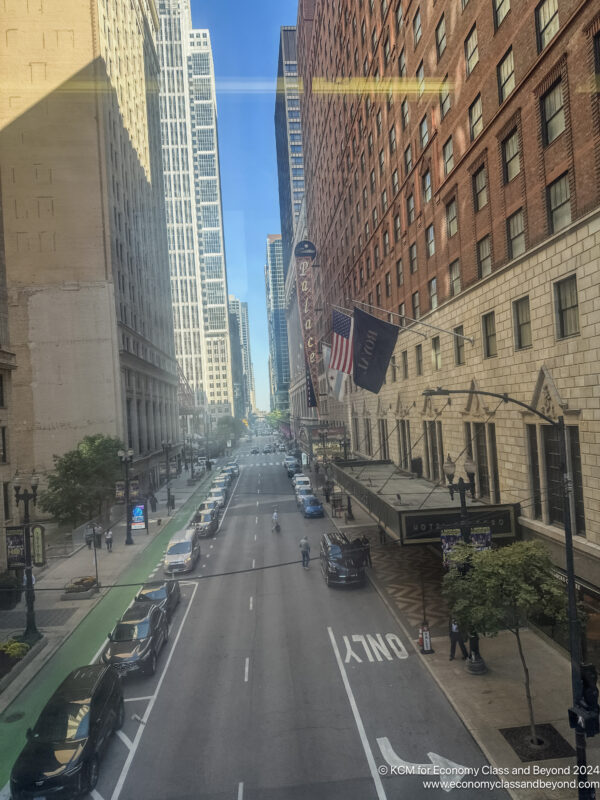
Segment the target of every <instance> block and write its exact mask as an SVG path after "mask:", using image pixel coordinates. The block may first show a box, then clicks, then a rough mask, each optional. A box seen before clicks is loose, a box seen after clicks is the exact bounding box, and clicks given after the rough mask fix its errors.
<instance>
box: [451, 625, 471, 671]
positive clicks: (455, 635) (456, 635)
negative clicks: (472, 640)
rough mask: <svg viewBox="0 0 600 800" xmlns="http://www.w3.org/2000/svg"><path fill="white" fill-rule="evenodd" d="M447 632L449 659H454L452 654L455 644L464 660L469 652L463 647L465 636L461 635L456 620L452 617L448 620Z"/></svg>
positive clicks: (454, 650)
mask: <svg viewBox="0 0 600 800" xmlns="http://www.w3.org/2000/svg"><path fill="white" fill-rule="evenodd" d="M448 633H449V635H450V661H454V654H455V653H456V645H457V644H458V646H459V647H460V652H461V653H462V657H463V661H466V660H467V658H468V657H469V654H468V653H467V648H466V647H465V637H464V636H463V633H462V631H461V629H460V627H459V625H458V622H457V621H456V620H455V619H454V618H452V619H451V620H450V625H449V629H448Z"/></svg>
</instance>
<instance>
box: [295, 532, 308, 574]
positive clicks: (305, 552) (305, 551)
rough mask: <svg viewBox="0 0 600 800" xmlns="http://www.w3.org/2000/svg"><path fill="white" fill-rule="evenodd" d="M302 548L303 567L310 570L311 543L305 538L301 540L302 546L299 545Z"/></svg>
mask: <svg viewBox="0 0 600 800" xmlns="http://www.w3.org/2000/svg"><path fill="white" fill-rule="evenodd" d="M298 546H299V548H300V552H301V553H302V566H303V567H304V569H308V564H309V562H310V542H309V541H308V539H307V538H306V536H303V537H302V538H301V539H300V544H299V545H298Z"/></svg>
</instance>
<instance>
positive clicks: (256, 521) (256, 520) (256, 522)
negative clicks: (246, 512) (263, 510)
mask: <svg viewBox="0 0 600 800" xmlns="http://www.w3.org/2000/svg"><path fill="white" fill-rule="evenodd" d="M254 522H255V524H256V525H258V517H256V519H255V520H254Z"/></svg>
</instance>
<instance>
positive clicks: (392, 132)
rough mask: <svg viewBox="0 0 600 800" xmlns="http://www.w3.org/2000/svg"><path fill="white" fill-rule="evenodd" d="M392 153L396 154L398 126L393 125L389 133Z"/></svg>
mask: <svg viewBox="0 0 600 800" xmlns="http://www.w3.org/2000/svg"><path fill="white" fill-rule="evenodd" d="M389 141H390V153H395V152H396V126H395V125H392V127H391V128H390V133H389Z"/></svg>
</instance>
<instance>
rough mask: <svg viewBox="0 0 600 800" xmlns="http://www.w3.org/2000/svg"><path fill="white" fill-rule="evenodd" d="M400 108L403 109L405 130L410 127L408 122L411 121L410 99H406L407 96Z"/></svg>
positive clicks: (403, 128) (403, 126) (403, 127)
mask: <svg viewBox="0 0 600 800" xmlns="http://www.w3.org/2000/svg"><path fill="white" fill-rule="evenodd" d="M400 109H401V111H402V130H403V131H405V130H406V129H407V128H408V123H409V122H410V112H409V109H408V100H407V99H406V97H405V98H404V100H403V101H402V103H401V105H400Z"/></svg>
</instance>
